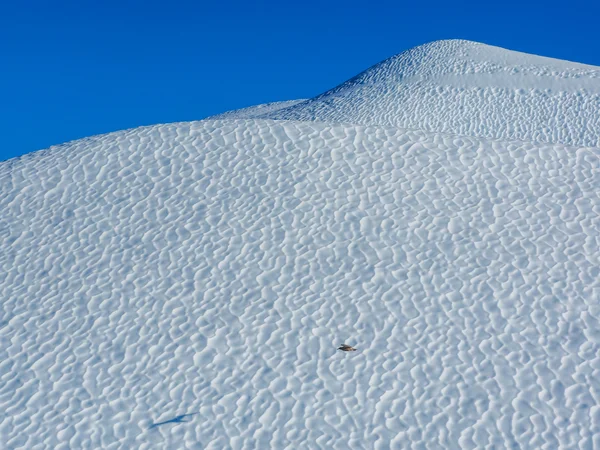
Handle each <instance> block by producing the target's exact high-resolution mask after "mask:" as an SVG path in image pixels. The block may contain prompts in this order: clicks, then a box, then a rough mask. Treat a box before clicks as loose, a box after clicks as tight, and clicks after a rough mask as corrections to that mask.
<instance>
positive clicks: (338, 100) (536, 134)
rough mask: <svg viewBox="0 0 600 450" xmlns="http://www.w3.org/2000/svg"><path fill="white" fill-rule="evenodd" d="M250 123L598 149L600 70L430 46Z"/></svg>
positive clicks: (471, 45)
mask: <svg viewBox="0 0 600 450" xmlns="http://www.w3.org/2000/svg"><path fill="white" fill-rule="evenodd" d="M254 117H263V118H271V119H286V120H310V121H325V122H334V123H336V122H348V123H355V124H363V125H393V126H398V127H402V128H409V129H422V130H429V131H436V132H446V133H453V134H460V135H469V136H480V137H487V138H495V139H520V140H529V141H539V142H549V143H562V144H567V145H578V146H600V68H598V67H594V66H587V65H583V64H577V63H571V62H568V61H561V60H556V59H551V58H544V57H540V56H534V55H528V54H524V53H519V52H513V51H509V50H504V49H501V48H498V47H492V46H489V45H484V44H479V43H476V42H469V41H460V40H449V41H436V42H433V43H430V44H426V45H423V46H420V47H416V48H414V49H411V50H408V51H406V52H404V53H401V54H399V55H397V56H394V57H392V58H389V59H387V60H385V61H383V62H381V63H379V64H377V65H375V66H373V67H372V68H370V69H368V70H366V71H365V72H363V73H361V74H360V75H358V76H356V77H354V78H352V79H350V80H349V81H347V82H345V83H343V84H341V85H340V86H338V87H336V88H334V89H332V90H330V91H327V92H325V93H324V94H321V95H319V96H317V97H315V98H313V99H310V100H306V101H304V102H300V103H298V104H296V105H293V106H291V107H289V108H285V109H281V110H278V111H275V112H272V113H267V114H264V115H260V116H254Z"/></svg>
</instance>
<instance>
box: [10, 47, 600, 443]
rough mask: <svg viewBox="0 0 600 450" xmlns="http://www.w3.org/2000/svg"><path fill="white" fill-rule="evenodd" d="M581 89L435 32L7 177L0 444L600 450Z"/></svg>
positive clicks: (597, 322)
mask: <svg viewBox="0 0 600 450" xmlns="http://www.w3.org/2000/svg"><path fill="white" fill-rule="evenodd" d="M515 68H518V70H517V71H516V72H515V70H516V69H515ZM528 83H529V84H528ZM436 84H437V85H438V87H437V88H435V86H436ZM527 86H529V87H527ZM431 89H433V90H434V91H433V93H435V94H436V95H431V96H430V95H429V94H428V92H430V90H431ZM436 89H438V90H439V91H438V90H436ZM548 89H550V92H549V93H548V94H547V95H546V96H545V97H539V98H538V100H539V101H540V102H539V104H536V103H535V102H534V100H535V99H536V98H537V97H536V96H537V95H538V94H539V93H540V92H546V91H547V90H548ZM555 89H556V90H555ZM517 94H519V95H521V96H522V101H521V100H519V101H515V100H514V99H516V98H517V97H515V96H516V95H517ZM539 95H541V94H539ZM597 95H598V91H597V69H596V68H593V67H588V66H583V65H578V64H572V63H566V62H561V61H555V60H549V59H546V58H538V57H533V56H530V55H523V54H519V53H514V52H508V51H505V50H501V49H495V48H493V47H488V46H483V45H480V44H474V43H469V42H465V41H443V42H438V43H433V44H429V45H426V46H423V47H418V48H416V49H413V50H411V51H409V52H406V53H403V54H401V55H399V56H397V57H395V58H392V59H390V60H387V61H384V62H383V63H381V64H380V65H378V66H375V67H374V68H373V69H370V70H368V71H366V72H364V73H363V74H361V75H359V76H358V77H356V78H354V79H352V80H350V81H348V82H347V83H345V84H343V85H342V86H340V87H339V88H336V89H334V90H333V91H330V92H329V93H326V94H323V96H320V97H317V98H315V99H312V100H306V101H299V102H289V103H277V104H268V105H262V106H260V105H259V106H258V107H254V108H250V109H245V110H238V111H233V112H230V113H227V114H224V115H222V116H221V119H219V120H204V121H200V122H190V123H177V124H170V125H159V126H153V127H144V128H139V129H134V130H127V131H122V132H116V133H111V134H108V135H104V136H96V137H92V138H88V139H83V140H80V141H75V142H72V143H69V144H65V145H62V146H58V147H53V148H50V149H48V150H45V151H41V152H36V153H32V154H29V155H26V156H24V157H21V158H16V159H13V160H9V161H6V162H3V163H0V299H1V300H0V411H2V414H0V449H2V450H4V449H10V450H13V449H53V450H67V449H127V450H129V449H142V450H149V449H155V448H160V449H165V448H166V449H172V448H173V449H174V448H176V449H208V450H210V449H212V450H222V449H234V450H240V449H268V448H274V449H343V450H346V449H386V450H387V449H401V448H413V449H439V448H444V449H446V448H447V449H455V448H461V449H482V448H488V449H491V448H546V449H573V448H596V447H598V446H599V445H600V407H599V406H598V404H599V402H600V377H598V370H600V303H599V300H600V282H599V281H598V280H599V275H600V252H599V251H598V249H599V248H600V197H599V195H598V193H599V192H600V148H598V147H594V146H583V144H584V143H588V144H589V143H593V142H596V141H595V139H597V137H595V136H596V134H595V133H598V127H597V126H596V125H597V120H598V108H597V105H596V106H594V102H597ZM486 96H487V97H486ZM480 97H481V98H480ZM519 98H521V97H519ZM424 99H426V100H428V101H429V103H427V102H424ZM474 99H480V100H478V101H479V103H478V102H474ZM511 99H512V100H511ZM561 99H562V100H561ZM553 102H554V103H553ZM564 102H567V103H568V102H575V103H572V104H573V105H574V108H575V110H573V111H571V112H569V111H568V108H567V103H564ZM459 106H462V108H461V107H459ZM410 108H412V109H410ZM486 108H488V109H486ZM547 108H550V109H552V108H554V109H553V111H554V112H553V113H550V112H549V110H547ZM520 114H521V115H522V116H521V115H520ZM569 114H571V115H569ZM263 116H264V117H263ZM268 116H272V117H274V118H277V119H279V120H273V119H269V118H265V117H268ZM244 117H247V118H244ZM249 117H252V118H249ZM521 117H523V120H521ZM542 117H545V118H546V119H547V120H548V122H547V123H546V126H547V127H549V128H547V129H546V128H544V127H542V125H541V123H542ZM294 118H295V119H302V120H292V119H294ZM282 119H285V120H282ZM336 121H339V122H336ZM411 121H412V122H411ZM457 121H458V122H457ZM352 122H354V123H352ZM361 122H362V124H361ZM371 122H372V123H371ZM408 122H411V123H412V125H414V126H415V127H416V126H417V125H419V126H422V127H423V128H424V130H410V129H406V128H401V127H398V126H397V125H399V124H404V125H407V126H408V125H411V123H408ZM386 123H387V125H385V124H386ZM463 125H464V128H463ZM435 127H439V130H436V131H430V130H429V128H435ZM448 131H452V133H449V132H448ZM490 137H493V138H494V139H490ZM509 137H510V139H509ZM499 138H502V139H499ZM524 139H527V140H524ZM567 142H568V143H571V144H574V145H567V144H566V143H567ZM341 344H348V345H351V346H353V347H356V348H357V351H356V352H347V353H346V352H341V351H338V350H337V348H338V347H339V346H340V345H341Z"/></svg>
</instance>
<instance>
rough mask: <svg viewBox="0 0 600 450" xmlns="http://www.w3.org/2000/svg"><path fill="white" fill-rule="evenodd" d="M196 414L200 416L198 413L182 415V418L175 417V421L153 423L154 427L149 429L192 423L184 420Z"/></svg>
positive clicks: (151, 426)
mask: <svg viewBox="0 0 600 450" xmlns="http://www.w3.org/2000/svg"><path fill="white" fill-rule="evenodd" d="M195 414H198V413H191V414H182V415H181V416H177V417H174V418H173V419H169V420H165V421H164V422H157V423H153V424H152V425H150V427H149V428H148V429H151V428H156V427H158V426H160V425H166V424H168V423H187V422H191V421H190V420H184V419H185V418H186V417H189V416H193V415H195Z"/></svg>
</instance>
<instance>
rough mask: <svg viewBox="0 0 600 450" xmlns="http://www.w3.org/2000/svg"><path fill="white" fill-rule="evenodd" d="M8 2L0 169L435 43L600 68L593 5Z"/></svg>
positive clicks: (275, 93)
mask: <svg viewBox="0 0 600 450" xmlns="http://www.w3.org/2000/svg"><path fill="white" fill-rule="evenodd" d="M0 3H1V5H0V58H1V59H2V65H1V70H0V102H1V103H0V105H1V108H0V133H1V135H2V140H1V142H2V143H1V144H0V160H4V159H8V158H11V157H14V156H18V155H21V154H24V153H28V152H30V151H34V150H38V149H42V148H46V147H49V146H50V145H54V144H60V143H63V142H66V141H69V140H73V139H78V138H81V137H86V136H90V135H94V134H100V133H106V132H110V131H116V130H120V129H124V128H131V127H136V126H140V125H150V124H155V123H165V122H174V121H187V120H198V119H202V118H204V117H206V116H207V115H210V114H215V113H219V112H222V111H226V110H230V109H235V108H240V107H245V106H249V105H253V104H258V103H265V102H271V101H277V100H289V99H296V98H306V97H312V96H314V95H316V94H318V93H320V92H322V91H324V90H327V89H329V88H331V87H333V86H335V85H337V84H339V83H340V82H342V81H344V80H346V79H348V78H350V77H352V76H353V75H355V74H357V73H358V72H360V71H362V70H364V69H366V68H367V67H369V66H371V65H373V64H375V63H377V62H379V61H381V60H383V59H385V58H387V57H389V56H392V55H394V54H396V53H400V52H401V51H403V50H406V49H408V48H410V47H414V46H415V45H419V44H423V43H425V42H429V41H433V40H437V39H449V38H462V39H469V40H474V41H479V42H484V43H486V44H491V45H497V46H500V47H505V48H509V49H513V50H519V51H524V52H528V53H535V54H539V55H544V56H551V57H555V58H561V59H568V60H572V61H578V62H583V63H588V64H594V65H600V37H599V35H598V17H600V6H598V4H597V2H594V1H586V2H577V1H569V2H553V1H546V2H535V3H534V2H530V1H513V0H507V1H496V2H485V1H478V2H474V1H473V2H460V1H459V2H456V1H455V2H448V1H440V0H431V1H422V2H421V1H417V0H415V1H412V2H402V1H389V2H388V1H381V2H377V1H369V2H367V1H361V2H357V1H353V0H347V1H343V2H341V1H339V2H338V1H327V0H320V1H313V0H305V1H302V2H300V1H298V2H285V1H268V2H267V1H257V2H252V1H245V2H241V1H229V2H228V1H225V0H220V1H211V2H206V1H203V0H198V1H189V2H188V1H177V0H173V1H169V2H167V1H160V2H158V1H153V0H148V1H128V0H122V1H119V2H117V1H113V0H103V1H94V2H92V1H85V0H79V1H62V0H47V1H41V0H36V1H27V0H23V1H15V0H13V1H6V2H0Z"/></svg>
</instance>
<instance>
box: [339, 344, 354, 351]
mask: <svg viewBox="0 0 600 450" xmlns="http://www.w3.org/2000/svg"><path fill="white" fill-rule="evenodd" d="M338 350H341V351H343V352H355V351H356V349H355V348H354V347H350V346H349V345H346V344H342V345H340V347H339V348H338Z"/></svg>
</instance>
